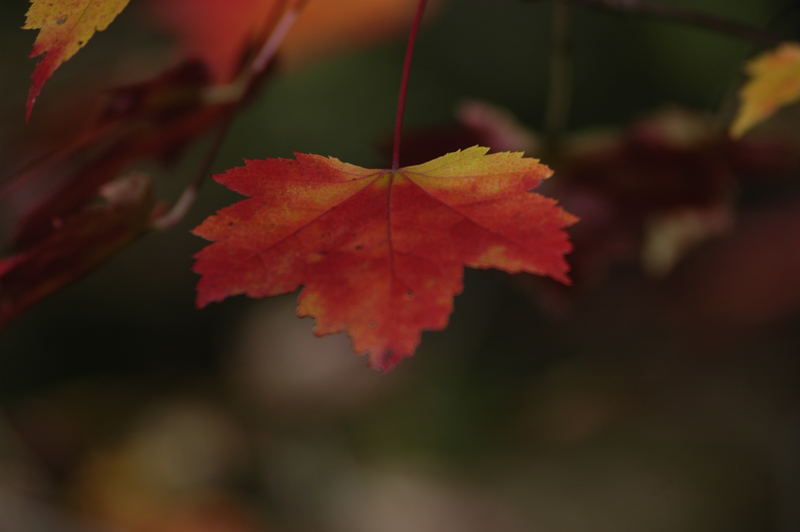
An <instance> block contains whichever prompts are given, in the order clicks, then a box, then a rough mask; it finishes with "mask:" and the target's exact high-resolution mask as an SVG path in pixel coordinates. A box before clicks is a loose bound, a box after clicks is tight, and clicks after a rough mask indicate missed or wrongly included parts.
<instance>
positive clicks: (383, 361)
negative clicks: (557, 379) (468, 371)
mask: <svg viewBox="0 0 800 532" xmlns="http://www.w3.org/2000/svg"><path fill="white" fill-rule="evenodd" d="M487 152H488V148H482V147H478V146H476V147H472V148H469V149H466V150H463V151H457V152H453V153H449V154H447V155H444V156H442V157H439V158H437V159H434V160H432V161H429V162H427V163H424V164H421V165H416V166H409V167H406V168H401V169H399V170H394V171H393V170H381V169H366V168H361V167H359V166H354V165H351V164H347V163H343V162H341V161H339V160H338V159H335V158H328V157H322V156H319V155H305V154H297V156H296V157H297V159H296V160H294V159H267V160H254V161H246V164H245V166H243V167H238V168H233V169H231V170H228V171H227V172H226V173H223V174H220V175H217V176H215V179H216V180H217V181H218V182H219V183H221V184H223V185H225V186H227V187H229V188H231V189H233V190H235V191H237V192H239V193H241V194H244V195H246V196H249V199H245V200H242V201H240V202H238V203H236V204H234V205H232V206H230V207H227V208H225V209H222V210H221V211H219V212H218V213H217V214H215V215H213V216H210V217H209V218H208V219H206V220H205V222H203V223H202V224H201V225H200V226H199V227H197V228H196V229H195V230H194V232H195V234H197V235H199V236H201V237H204V238H206V239H208V240H211V241H213V242H214V243H213V244H211V245H209V246H208V247H206V248H205V249H203V250H201V251H200V252H199V253H198V254H197V255H196V259H197V262H196V264H195V268H194V269H195V271H196V272H197V273H199V274H200V275H201V276H202V278H201V279H200V282H199V283H198V287H197V290H198V295H197V305H198V306H199V307H203V306H205V305H207V304H208V303H210V302H212V301H220V300H222V299H224V298H226V297H228V296H230V295H235V294H247V295H248V296H251V297H266V296H273V295H278V294H283V293H287V292H291V291H294V290H295V289H297V288H298V287H299V286H301V285H302V286H303V287H304V288H303V290H302V292H301V293H300V297H299V305H298V315H299V316H301V317H302V316H314V317H315V318H316V320H317V321H316V327H315V330H314V332H315V333H316V334H318V335H323V334H329V333H335V332H341V331H347V332H348V334H349V335H350V337H351V339H352V341H353V345H354V348H355V350H356V351H357V352H359V353H364V352H368V353H369V357H370V363H371V365H372V366H373V367H374V368H377V369H381V370H388V369H390V368H392V367H393V366H394V365H395V364H397V362H399V361H400V360H401V359H402V358H404V357H407V356H410V355H412V354H413V352H414V349H415V348H416V346H417V345H418V343H419V338H420V334H421V332H422V330H425V329H428V330H430V329H442V328H444V327H445V326H446V324H447V319H448V316H449V314H450V312H451V311H452V307H453V297H454V296H455V295H456V294H458V293H459V292H460V291H461V289H462V276H463V267H464V266H465V265H466V266H470V267H473V268H498V269H502V270H505V271H507V272H511V273H515V272H528V273H535V274H540V275H547V276H550V277H552V278H554V279H557V280H559V281H561V282H563V283H569V280H568V277H567V275H566V272H567V270H568V266H567V263H566V262H565V260H564V254H566V253H567V252H569V251H570V249H571V245H570V243H569V241H568V236H567V234H566V232H565V231H564V230H563V228H564V227H566V226H568V225H570V224H572V223H574V222H575V221H576V218H575V217H574V216H572V215H570V214H569V213H567V212H565V211H564V210H562V209H561V208H560V207H558V206H557V205H556V202H555V201H554V200H552V199H549V198H545V197H543V196H541V195H538V194H533V193H529V191H530V190H531V189H533V188H534V187H536V186H537V185H538V184H539V182H540V181H541V180H542V179H544V178H547V177H549V176H550V175H551V174H552V171H551V170H550V169H549V168H548V167H547V166H545V165H543V164H540V163H539V161H538V160H537V159H532V158H524V157H522V154H521V153H512V152H504V153H494V154H490V155H487Z"/></svg>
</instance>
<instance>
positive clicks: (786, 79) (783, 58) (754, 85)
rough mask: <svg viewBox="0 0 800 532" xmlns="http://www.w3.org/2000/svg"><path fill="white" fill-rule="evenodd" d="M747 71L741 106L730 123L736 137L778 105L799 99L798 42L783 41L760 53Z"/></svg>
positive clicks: (799, 63)
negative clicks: (773, 47) (772, 48)
mask: <svg viewBox="0 0 800 532" xmlns="http://www.w3.org/2000/svg"><path fill="white" fill-rule="evenodd" d="M746 71H747V74H748V75H749V76H750V80H749V81H748V82H747V84H745V86H744V87H743V88H742V90H741V93H740V98H741V106H740V107H739V111H738V112H737V114H736V118H735V120H734V122H733V125H732V126H731V135H732V136H733V137H736V138H738V137H741V136H742V135H744V134H745V133H746V132H747V131H748V130H750V128H752V127H753V126H754V125H756V124H758V123H759V122H761V121H762V120H764V119H766V118H769V117H770V116H771V115H772V114H773V113H775V111H777V110H778V109H779V108H780V107H783V106H785V105H788V104H790V103H793V102H796V101H797V100H800V43H795V42H787V43H783V44H781V45H780V46H779V47H778V48H776V49H775V50H772V51H770V52H767V53H764V54H761V55H760V56H758V57H756V58H755V59H753V60H752V61H750V62H749V63H748V64H747V67H746Z"/></svg>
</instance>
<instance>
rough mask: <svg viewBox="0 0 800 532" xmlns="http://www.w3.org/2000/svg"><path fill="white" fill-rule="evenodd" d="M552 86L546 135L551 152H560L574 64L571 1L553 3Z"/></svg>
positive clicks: (548, 101) (557, 0)
mask: <svg viewBox="0 0 800 532" xmlns="http://www.w3.org/2000/svg"><path fill="white" fill-rule="evenodd" d="M552 9H553V12H552V17H551V21H552V22H551V28H552V29H551V31H552V51H551V54H550V84H549V88H548V91H547V110H546V115H545V131H546V132H547V144H548V151H551V152H553V151H557V150H558V147H559V144H560V141H561V137H562V136H563V134H564V131H565V130H566V128H567V120H568V119H569V106H570V99H571V98H570V96H571V94H570V92H571V89H572V64H571V58H570V42H569V40H570V35H569V26H570V13H569V9H570V6H569V4H568V0H553V4H552Z"/></svg>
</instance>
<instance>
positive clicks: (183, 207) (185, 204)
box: [150, 0, 309, 230]
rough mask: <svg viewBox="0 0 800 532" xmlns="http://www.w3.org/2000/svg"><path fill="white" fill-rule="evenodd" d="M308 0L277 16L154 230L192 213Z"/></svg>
mask: <svg viewBox="0 0 800 532" xmlns="http://www.w3.org/2000/svg"><path fill="white" fill-rule="evenodd" d="M308 1H309V0H291V2H290V3H289V5H288V6H287V7H286V9H285V11H284V12H283V14H282V15H281V17H280V19H278V22H277V23H276V24H275V26H274V27H273V28H272V31H271V32H270V34H269V37H267V39H266V40H265V41H264V43H263V44H262V45H261V48H260V49H259V51H258V53H257V54H256V55H255V56H254V58H253V60H252V62H251V63H250V67H249V69H248V73H247V74H245V76H246V87H245V88H244V89H241V90H238V91H237V92H236V99H235V100H234V101H233V102H232V103H231V104H230V108H229V109H228V110H226V111H225V116H224V117H223V118H222V121H221V122H220V124H219V126H218V127H217V131H216V133H215V134H214V138H213V139H212V141H211V144H210V145H209V147H208V151H207V152H206V154H205V157H204V158H203V162H202V164H201V165H200V168H199V171H198V172H197V174H196V176H195V178H194V180H193V181H192V182H191V183H190V184H189V186H187V187H186V188H185V189H184V190H183V192H182V193H181V195H180V196H179V197H178V199H177V200H176V201H175V203H173V205H172V207H171V208H170V209H169V210H168V211H167V212H166V213H164V214H162V215H160V216H159V217H158V218H156V219H155V220H153V221H152V222H151V224H150V225H151V227H152V228H153V229H159V230H162V229H169V228H170V227H173V226H174V225H176V224H177V223H178V222H180V221H181V220H182V219H183V217H184V216H186V214H187V213H188V212H189V209H190V208H191V207H192V205H193V204H194V202H195V200H197V196H198V193H199V191H200V188H201V187H202V186H203V183H205V181H206V178H207V177H208V174H209V173H210V172H211V168H212V167H213V166H214V161H216V159H217V155H219V152H220V150H221V149H222V145H223V144H224V143H225V139H226V138H227V136H228V133H229V132H230V130H231V126H232V125H233V121H234V119H235V118H236V115H237V114H238V112H239V110H240V109H241V108H242V105H243V104H244V101H245V100H246V99H247V97H248V96H249V95H250V90H251V89H252V88H253V86H254V85H256V84H257V83H258V81H259V80H260V79H261V77H262V76H263V75H264V73H265V72H266V71H267V67H268V66H269V64H270V63H271V62H272V60H273V59H274V58H275V55H276V54H277V53H278V49H279V48H280V46H281V44H282V43H283V41H284V39H285V38H286V35H287V34H288V33H289V30H290V29H291V28H292V26H293V25H294V23H295V22H296V21H297V19H298V17H299V16H300V13H301V12H302V10H303V8H304V7H305V5H306V4H307V3H308ZM234 83H238V82H234Z"/></svg>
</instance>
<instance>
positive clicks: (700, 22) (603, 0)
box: [570, 0, 783, 45]
mask: <svg viewBox="0 0 800 532" xmlns="http://www.w3.org/2000/svg"><path fill="white" fill-rule="evenodd" d="M570 1H572V2H574V3H576V4H582V5H585V6H587V7H592V8H598V9H606V10H610V11H624V12H629V13H637V14H641V15H650V16H653V17H656V18H659V19H662V20H670V21H673V22H680V23H683V24H688V25H690V26H697V27H700V28H705V29H708V30H712V31H716V32H718V33H725V34H728V35H734V36H736V37H741V38H742V39H746V40H749V41H753V42H755V43H757V44H761V45H773V44H777V43H778V42H780V41H781V40H783V39H782V38H781V37H779V36H777V35H774V34H772V33H770V32H768V31H765V30H763V29H761V28H758V27H756V26H751V25H750V24H746V23H744V22H739V21H737V20H730V19H726V18H724V17H719V16H717V15H712V14H710V13H705V12H703V11H696V10H694V9H688V8H684V7H678V6H671V5H665V4H661V3H658V2H651V1H649V0H570Z"/></svg>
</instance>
